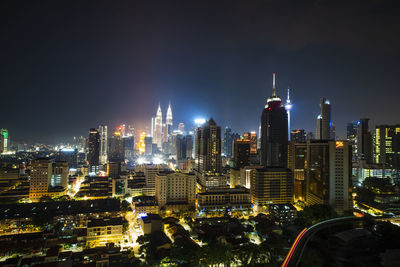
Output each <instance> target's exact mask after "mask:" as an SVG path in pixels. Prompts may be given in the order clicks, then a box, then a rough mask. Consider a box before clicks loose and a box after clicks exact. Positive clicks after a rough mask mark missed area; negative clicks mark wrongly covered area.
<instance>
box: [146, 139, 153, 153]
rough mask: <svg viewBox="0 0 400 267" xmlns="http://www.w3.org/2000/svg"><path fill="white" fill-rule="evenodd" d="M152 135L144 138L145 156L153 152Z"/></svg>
mask: <svg viewBox="0 0 400 267" xmlns="http://www.w3.org/2000/svg"><path fill="white" fill-rule="evenodd" d="M152 148H153V137H151V136H146V137H145V138H144V154H145V155H146V156H151V155H152V154H153V150H152Z"/></svg>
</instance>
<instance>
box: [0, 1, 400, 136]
mask: <svg viewBox="0 0 400 267" xmlns="http://www.w3.org/2000/svg"><path fill="white" fill-rule="evenodd" d="M5 2H6V1H3V2H2V3H1V4H0V10H1V11H0V13H1V14H0V15H1V31H0V32H1V42H0V66H1V70H0V90H1V97H0V99H1V116H0V128H8V129H9V132H10V136H12V137H13V139H14V140H15V141H17V140H25V141H30V142H32V141H41V142H45V143H53V142H56V141H63V140H67V138H71V137H72V136H78V135H85V136H86V135H87V131H88V129H89V128H90V127H97V126H98V125H99V124H100V123H105V124H107V125H109V126H115V125H117V124H118V123H125V124H133V125H134V126H135V127H136V128H142V129H143V128H144V127H145V126H147V125H148V126H149V125H150V118H151V117H152V116H154V114H155V112H156V109H157V105H158V103H159V102H160V103H161V106H162V108H163V112H164V116H165V113H166V109H167V105H168V102H171V104H172V109H173V110H172V111H173V115H174V124H175V125H176V124H177V123H178V122H185V124H189V123H191V122H192V121H193V119H194V118H195V117H210V116H212V117H213V118H214V119H215V120H216V122H217V123H218V124H219V125H221V126H224V127H225V126H227V125H228V126H230V127H231V128H232V129H233V130H234V131H236V132H240V133H242V132H243V131H246V130H248V131H250V130H257V129H258V125H259V121H260V117H261V111H262V108H263V106H264V105H265V102H266V98H267V97H268V96H270V94H271V87H272V72H276V73H277V91H278V94H279V95H280V96H281V97H284V98H286V88H287V87H288V86H290V88H291V98H292V101H293V103H294V109H293V112H292V118H293V120H292V128H305V129H306V130H308V131H309V130H310V131H315V124H316V123H315V120H316V117H317V115H318V113H319V99H320V98H321V97H327V98H329V99H330V101H331V104H332V112H333V113H332V120H333V122H334V123H335V124H336V129H337V133H338V134H339V135H340V136H342V137H344V135H345V124H346V123H347V122H349V121H354V120H357V119H359V118H361V117H368V118H371V122H372V123H371V126H373V125H375V124H382V123H400V118H399V115H398V114H399V112H400V104H399V97H400V90H399V89H400V65H399V59H400V16H399V14H400V9H399V6H398V4H396V2H398V1H378V0H377V1H368V0H363V1H298V0H296V1H282V0H280V1H266V0H265V1H237V2H236V1H216V0H214V1H198V2H196V1H109V2H102V1H93V2H89V1H65V2H63V1H49V2H44V1H27V2H20V1H7V2H8V3H5ZM117 2H118V3H117ZM164 119H165V117H164Z"/></svg>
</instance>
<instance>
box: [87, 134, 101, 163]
mask: <svg viewBox="0 0 400 267" xmlns="http://www.w3.org/2000/svg"><path fill="white" fill-rule="evenodd" d="M88 161H89V165H90V168H91V169H92V171H95V170H96V169H97V168H98V166H99V165H100V164H99V163H100V134H99V131H98V130H96V129H94V128H91V129H90V131H89V154H88Z"/></svg>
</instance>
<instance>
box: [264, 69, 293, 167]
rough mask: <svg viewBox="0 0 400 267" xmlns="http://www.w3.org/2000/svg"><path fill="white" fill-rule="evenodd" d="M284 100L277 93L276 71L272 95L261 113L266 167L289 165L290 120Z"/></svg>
mask: <svg viewBox="0 0 400 267" xmlns="http://www.w3.org/2000/svg"><path fill="white" fill-rule="evenodd" d="M287 119H288V118H287V112H286V109H285V107H284V106H283V104H282V100H281V98H280V97H279V96H277V95H276V88H275V73H274V74H273V88H272V96H271V97H269V98H268V100H267V104H266V105H265V108H264V110H263V112H262V115H261V165H263V166H264V167H274V168H276V167H280V168H286V166H287V151H288V122H287Z"/></svg>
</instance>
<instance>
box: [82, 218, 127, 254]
mask: <svg viewBox="0 0 400 267" xmlns="http://www.w3.org/2000/svg"><path fill="white" fill-rule="evenodd" d="M121 240H122V218H121V217H116V218H105V219H92V220H90V221H89V222H88V225H87V236H86V246H88V247H99V246H105V245H106V244H108V243H114V244H115V245H117V244H119V243H120V242H121Z"/></svg>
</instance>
